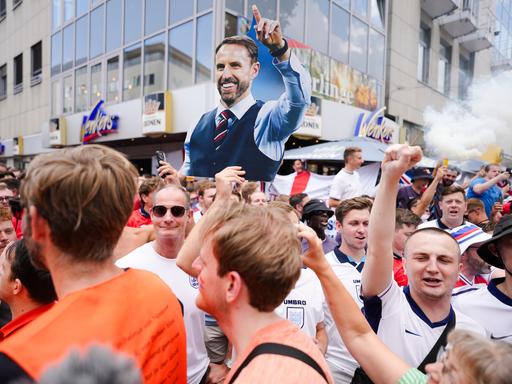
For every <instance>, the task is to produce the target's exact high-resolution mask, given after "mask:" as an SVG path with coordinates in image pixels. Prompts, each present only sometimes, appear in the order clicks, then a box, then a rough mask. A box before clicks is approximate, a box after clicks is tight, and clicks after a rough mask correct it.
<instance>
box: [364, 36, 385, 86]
mask: <svg viewBox="0 0 512 384" xmlns="http://www.w3.org/2000/svg"><path fill="white" fill-rule="evenodd" d="M384 46H385V40H384V35H383V34H381V33H379V32H377V31H374V30H373V29H370V49H369V50H370V52H369V54H370V58H369V60H368V73H369V74H370V75H371V76H373V77H376V78H377V79H379V80H384Z"/></svg>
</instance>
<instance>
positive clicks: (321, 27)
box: [306, 0, 329, 53]
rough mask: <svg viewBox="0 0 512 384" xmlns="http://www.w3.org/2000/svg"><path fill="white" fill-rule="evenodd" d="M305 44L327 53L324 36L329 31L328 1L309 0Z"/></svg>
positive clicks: (326, 40)
mask: <svg viewBox="0 0 512 384" xmlns="http://www.w3.org/2000/svg"><path fill="white" fill-rule="evenodd" d="M307 15H308V21H307V24H308V26H307V29H308V31H307V34H306V37H307V43H308V44H309V45H311V46H312V47H313V48H315V49H317V50H319V51H321V52H324V53H327V42H328V39H326V36H328V33H329V30H328V27H329V0H310V1H309V2H308V12H307Z"/></svg>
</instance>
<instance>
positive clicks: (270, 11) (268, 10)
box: [198, 0, 311, 20]
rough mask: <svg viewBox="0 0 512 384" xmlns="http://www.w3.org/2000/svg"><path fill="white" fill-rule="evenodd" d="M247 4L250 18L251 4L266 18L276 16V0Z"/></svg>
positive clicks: (271, 18)
mask: <svg viewBox="0 0 512 384" xmlns="http://www.w3.org/2000/svg"><path fill="white" fill-rule="evenodd" d="M198 1H199V2H201V0H198ZM310 1H311V0H310ZM249 4H250V5H249V6H248V7H247V8H248V10H247V12H248V13H249V14H250V17H249V18H250V19H252V10H251V5H252V4H254V5H256V6H257V7H258V9H259V10H260V12H261V13H262V14H263V16H265V17H266V18H267V19H270V20H276V18H277V15H276V10H277V9H276V8H277V6H276V0H253V1H250V2H249Z"/></svg>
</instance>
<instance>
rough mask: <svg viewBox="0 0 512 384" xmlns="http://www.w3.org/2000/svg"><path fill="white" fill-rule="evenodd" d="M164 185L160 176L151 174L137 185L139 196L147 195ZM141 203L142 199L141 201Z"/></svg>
mask: <svg viewBox="0 0 512 384" xmlns="http://www.w3.org/2000/svg"><path fill="white" fill-rule="evenodd" d="M163 185H164V183H163V180H162V178H161V177H158V176H153V177H150V178H148V179H145V180H144V181H143V182H142V183H141V184H140V186H139V196H140V197H142V195H146V196H148V195H149V194H150V193H152V192H155V191H156V190H158V189H159V188H161V187H162V186H163ZM141 203H142V201H141Z"/></svg>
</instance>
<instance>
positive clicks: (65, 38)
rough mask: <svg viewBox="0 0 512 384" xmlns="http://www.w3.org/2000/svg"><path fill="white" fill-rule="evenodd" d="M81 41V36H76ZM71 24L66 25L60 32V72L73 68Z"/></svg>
mask: <svg viewBox="0 0 512 384" xmlns="http://www.w3.org/2000/svg"><path fill="white" fill-rule="evenodd" d="M77 39H83V36H77ZM73 41H74V38H73V24H70V25H68V26H67V27H66V28H64V30H63V32H62V72H65V71H67V70H68V69H71V68H73V56H74V55H73Z"/></svg>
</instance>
